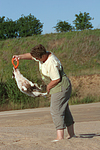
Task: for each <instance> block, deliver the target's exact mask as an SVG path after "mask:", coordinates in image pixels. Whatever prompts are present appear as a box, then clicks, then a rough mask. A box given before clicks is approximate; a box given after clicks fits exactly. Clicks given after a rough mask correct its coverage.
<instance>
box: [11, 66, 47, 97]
mask: <svg viewBox="0 0 100 150" xmlns="http://www.w3.org/2000/svg"><path fill="white" fill-rule="evenodd" d="M12 78H15V80H16V82H17V86H18V88H19V89H20V91H21V92H23V93H25V94H26V95H28V96H32V97H37V96H45V95H47V92H46V93H42V92H41V91H42V89H41V87H39V86H38V85H37V83H32V82H31V81H29V80H28V79H26V78H25V77H24V76H23V75H22V74H21V73H20V71H19V69H15V68H13V76H12Z"/></svg>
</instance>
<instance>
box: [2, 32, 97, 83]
mask: <svg viewBox="0 0 100 150" xmlns="http://www.w3.org/2000/svg"><path fill="white" fill-rule="evenodd" d="M39 43H41V44H43V45H44V46H45V47H46V48H47V50H48V51H52V52H53V53H54V54H55V55H56V56H57V57H58V58H59V59H60V61H61V62H62V64H63V67H64V70H65V72H66V74H67V75H68V76H69V75H75V76H77V75H80V74H82V75H83V74H93V73H99V70H100V30H93V31H91V30H88V31H81V32H69V33H60V34H46V35H39V36H32V37H27V38H20V39H9V40H6V41H0V57H1V59H0V76H1V77H2V79H3V80H4V81H5V80H6V78H7V77H9V76H11V74H12V64H11V58H12V56H13V55H14V54H21V53H26V52H30V49H31V48H32V47H33V46H35V45H37V44H39ZM35 64H36V63H34V62H33V61H20V66H19V68H20V70H21V71H22V73H24V74H25V75H26V70H27V75H26V76H27V77H29V78H30V79H32V78H34V76H37V75H35V74H36V71H37V67H36V65H35ZM32 69H33V70H32ZM34 70H35V72H34Z"/></svg>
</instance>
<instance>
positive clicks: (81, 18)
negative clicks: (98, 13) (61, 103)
mask: <svg viewBox="0 0 100 150" xmlns="http://www.w3.org/2000/svg"><path fill="white" fill-rule="evenodd" d="M75 16H76V19H75V20H74V21H73V23H74V24H75V27H76V30H84V29H91V28H93V26H92V23H91V22H90V20H93V19H94V18H91V17H90V16H89V13H86V12H84V14H83V13H81V12H80V14H79V15H77V14H75Z"/></svg>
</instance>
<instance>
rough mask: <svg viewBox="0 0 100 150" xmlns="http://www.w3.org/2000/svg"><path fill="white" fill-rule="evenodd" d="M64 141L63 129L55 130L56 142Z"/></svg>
mask: <svg viewBox="0 0 100 150" xmlns="http://www.w3.org/2000/svg"><path fill="white" fill-rule="evenodd" d="M61 139H64V129H58V130H57V138H56V140H61Z"/></svg>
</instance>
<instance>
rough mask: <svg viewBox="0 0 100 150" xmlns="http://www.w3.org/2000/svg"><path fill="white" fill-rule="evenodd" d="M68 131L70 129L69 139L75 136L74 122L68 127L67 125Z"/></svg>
mask: <svg viewBox="0 0 100 150" xmlns="http://www.w3.org/2000/svg"><path fill="white" fill-rule="evenodd" d="M67 131H68V136H67V139H70V138H72V137H73V136H75V133H74V124H72V125H70V126H68V127H67Z"/></svg>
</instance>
